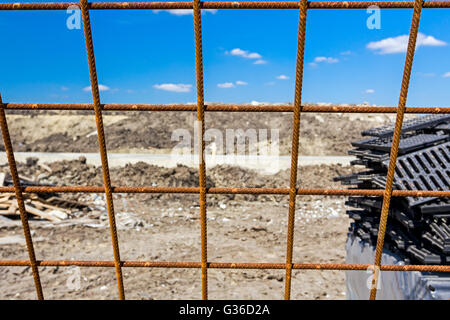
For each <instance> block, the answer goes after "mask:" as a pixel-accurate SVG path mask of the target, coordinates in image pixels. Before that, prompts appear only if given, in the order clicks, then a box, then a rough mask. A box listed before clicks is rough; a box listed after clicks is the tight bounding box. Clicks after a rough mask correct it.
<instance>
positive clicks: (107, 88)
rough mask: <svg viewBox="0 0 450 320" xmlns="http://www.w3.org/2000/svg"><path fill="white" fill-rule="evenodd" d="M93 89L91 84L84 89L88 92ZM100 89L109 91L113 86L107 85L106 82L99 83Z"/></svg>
mask: <svg viewBox="0 0 450 320" xmlns="http://www.w3.org/2000/svg"><path fill="white" fill-rule="evenodd" d="M91 90H92V89H91V86H89V87H85V88H83V91H86V92H88V91H91ZM98 90H99V91H108V90H111V88H110V87H108V86H105V85H104V84H99V85H98Z"/></svg>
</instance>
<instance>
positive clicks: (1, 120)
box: [0, 95, 44, 300]
mask: <svg viewBox="0 0 450 320" xmlns="http://www.w3.org/2000/svg"><path fill="white" fill-rule="evenodd" d="M1 102H2V96H1V95H0V103H1ZM0 126H1V130H2V136H3V142H4V145H5V151H6V156H7V157H8V163H9V170H10V173H11V178H12V181H13V184H14V187H13V189H14V192H15V194H16V199H17V207H18V208H19V213H20V220H21V221H22V229H23V233H24V236H25V243H26V245H27V250H28V257H29V258H30V261H29V262H30V266H31V271H32V272H33V279H34V285H35V287H36V294H37V297H38V299H39V300H44V293H43V291H42V285H41V279H40V276H39V270H38V268H37V265H36V254H35V252H34V246H33V239H32V238H31V232H30V226H29V224H28V216H27V212H26V211H25V203H24V201H23V195H22V190H21V189H22V188H21V185H20V179H19V173H18V172H17V164H16V159H15V158H14V152H13V148H12V144H11V136H10V134H9V129H8V122H7V121H6V115H5V110H4V109H3V108H0Z"/></svg>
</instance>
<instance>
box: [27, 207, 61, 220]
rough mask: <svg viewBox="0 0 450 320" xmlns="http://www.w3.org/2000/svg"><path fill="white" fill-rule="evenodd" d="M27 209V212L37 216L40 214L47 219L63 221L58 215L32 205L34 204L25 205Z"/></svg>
mask: <svg viewBox="0 0 450 320" xmlns="http://www.w3.org/2000/svg"><path fill="white" fill-rule="evenodd" d="M25 210H26V211H27V212H29V213H31V214H34V215H36V216H39V217H41V218H44V219H47V220H49V221H52V222H58V221H61V219H58V218H57V217H55V216H52V215H51V214H48V213H46V212H44V211H42V210H39V209H36V208H35V207H32V206H30V205H27V204H26V205H25Z"/></svg>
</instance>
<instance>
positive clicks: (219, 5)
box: [0, 0, 450, 299]
mask: <svg viewBox="0 0 450 320" xmlns="http://www.w3.org/2000/svg"><path fill="white" fill-rule="evenodd" d="M73 5H76V6H78V7H79V8H80V9H81V11H82V15H83V26H84V32H85V40H86V50H87V57H88V62H89V71H90V77H91V86H92V94H93V102H94V103H93V104H47V103H46V104H43V103H7V102H2V100H1V97H0V124H1V129H2V135H3V140H4V143H5V149H6V153H7V156H8V163H9V166H10V171H11V177H12V179H13V181H14V186H13V187H0V193H2V192H15V194H16V198H17V202H18V207H19V209H20V216H21V220H22V226H23V231H24V234H25V239H26V245H27V249H28V255H29V260H3V261H0V266H19V267H20V266H26V267H31V269H32V272H33V277H34V282H35V287H36V292H37V297H38V299H43V298H44V295H43V291H42V286H41V282H40V278H39V269H38V267H46V266H58V267H70V266H79V267H108V268H115V270H116V281H117V287H118V291H119V298H120V299H124V298H125V289H124V285H123V280H122V268H194V269H201V279H202V282H201V283H202V285H201V288H202V298H203V299H207V298H208V281H207V276H208V269H284V270H285V272H286V279H285V298H286V299H289V298H290V294H291V273H292V270H293V269H294V270H295V269H297V270H367V269H369V268H373V270H374V277H373V286H372V289H371V294H370V298H371V299H375V298H376V288H377V285H376V283H377V281H378V276H379V272H377V271H378V270H382V271H424V272H450V266H449V265H382V264H381V254H382V249H383V242H384V234H385V229H386V224H387V213H388V211H389V207H390V199H391V197H408V196H417V197H450V191H437V190H436V191H425V190H414V191H401V190H392V185H393V175H394V170H395V165H396V159H397V154H398V145H399V141H400V132H401V128H402V124H403V117H404V114H405V113H416V114H421V113H435V114H444V113H450V108H438V107H414V108H412V107H406V101H407V95H408V87H409V82H410V76H411V69H412V63H413V58H414V53H415V41H416V38H417V34H418V29H419V22H420V16H421V11H422V8H450V1H423V0H415V1H309V2H308V1H307V0H300V1H252V2H230V1H221V2H214V1H207V2H201V1H200V0H193V1H191V2H135V3H133V2H107V3H106V2H102V3H96V2H93V3H89V2H87V0H80V2H70V3H69V2H66V3H0V10H67V8H68V7H69V6H73ZM369 6H378V7H379V8H380V9H389V8H398V9H402V8H403V9H404V8H409V9H414V11H413V17H412V23H411V29H410V35H409V43H408V49H407V53H406V60H405V67H404V72H403V79H402V84H401V91H400V98H399V103H398V106H397V107H391V106H386V107H370V106H339V105H331V106H318V105H307V106H304V105H302V101H301V91H302V80H303V79H302V78H303V59H304V49H305V34H306V32H305V31H306V16H307V11H308V10H311V9H366V8H368V7H369ZM127 9H133V10H137V9H147V10H152V9H190V10H193V11H194V31H195V54H196V73H197V105H183V104H177V105H174V104H172V105H150V104H102V103H101V101H100V94H99V90H98V81H97V71H96V67H95V56H94V49H93V41H92V31H91V24H90V18H89V11H90V10H127ZM201 9H296V10H299V30H298V47H297V68H296V85H295V101H294V105H281V106H280V105H279V106H267V105H256V106H254V105H233V104H224V105H206V104H205V103H204V89H203V84H204V83H203V59H202V54H203V52H202V33H201V27H202V23H201V14H200V12H201ZM5 110H92V111H94V112H95V119H96V123H97V133H98V139H99V148H100V156H101V159H102V170H103V178H104V186H58V187H40V186H39V187H38V186H36V187H33V186H26V187H24V186H21V185H20V180H19V178H18V174H17V164H16V161H15V159H14V154H13V150H12V145H11V138H10V133H9V130H8V124H7V121H6V117H5ZM104 111H173V112H181V111H190V112H197V115H198V120H199V123H200V127H199V129H200V130H199V132H200V133H203V132H204V130H205V121H204V118H205V117H204V112H214V111H216V112H218V111H221V112H293V132H292V134H293V139H292V155H291V160H292V161H291V178H290V187H289V188H217V187H216V188H208V187H207V186H206V172H205V162H204V156H203V155H204V139H203V135H202V134H200V137H199V138H200V142H201V148H200V149H201V150H202V152H200V159H199V160H200V161H199V187H151V186H142V187H130V186H112V185H111V178H110V174H109V167H108V160H107V151H106V146H105V134H104V129H103V117H102V113H103V112H104ZM302 112H308V113H319V112H324V113H338V112H345V113H396V114H397V120H396V124H395V132H394V138H393V143H392V150H391V156H390V164H389V170H388V175H387V182H386V187H385V189H384V190H381V189H380V190H354V189H306V188H298V184H297V174H296V173H297V171H296V169H297V166H298V147H299V146H298V141H299V127H300V115H301V113H302ZM51 192H60V193H105V196H106V200H107V207H108V216H109V224H110V233H111V240H112V248H113V256H114V260H112V261H95V260H92V261H77V260H38V259H36V256H35V253H34V246H33V241H32V237H31V233H30V230H29V225H28V220H27V216H26V214H25V211H24V207H23V196H22V194H23V193H51ZM114 193H123V194H131V193H140V194H142V193H181V194H199V196H200V215H201V219H200V227H201V228H200V229H201V259H200V261H199V262H183V261H174V262H172V261H130V260H121V258H120V254H119V239H118V236H117V230H116V226H115V214H114V204H113V197H112V195H113V194H114ZM207 194H277V195H285V196H289V212H288V213H289V216H288V232H287V249H286V262H285V263H243V262H239V263H234V262H212V261H208V258H207V252H206V248H207V237H206V228H207V208H206V195H207ZM301 195H327V196H349V195H365V196H383V199H384V201H383V208H382V212H381V222H380V226H379V228H380V230H379V233H378V242H377V247H376V256H375V261H374V264H372V265H369V264H356V265H355V264H327V263H311V264H307V263H293V262H292V261H293V254H292V253H293V230H294V227H295V226H294V222H295V201H296V198H297V196H301Z"/></svg>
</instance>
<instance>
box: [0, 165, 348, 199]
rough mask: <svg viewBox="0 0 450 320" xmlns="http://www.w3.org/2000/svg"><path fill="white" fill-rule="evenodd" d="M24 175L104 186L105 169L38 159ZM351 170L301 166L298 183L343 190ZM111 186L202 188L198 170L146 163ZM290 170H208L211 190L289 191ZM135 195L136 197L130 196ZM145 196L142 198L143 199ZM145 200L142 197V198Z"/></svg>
mask: <svg viewBox="0 0 450 320" xmlns="http://www.w3.org/2000/svg"><path fill="white" fill-rule="evenodd" d="M0 169H1V171H3V172H5V173H6V174H7V176H8V175H9V168H8V166H7V165H3V166H0ZM18 170H19V173H20V174H21V175H23V176H24V177H27V178H29V179H31V180H33V181H36V182H37V183H43V184H51V185H58V186H67V185H72V186H73V185H80V186H102V185H103V175H102V169H101V167H95V166H93V165H90V164H87V163H86V159H85V158H84V157H81V158H79V159H78V160H71V161H68V160H64V161H56V162H52V163H48V164H44V165H40V164H39V163H38V161H37V159H31V158H29V159H27V162H26V163H19V164H18ZM353 170H355V169H353V168H351V167H342V166H340V165H338V166H325V165H320V166H308V167H300V168H299V172H298V181H299V184H300V186H302V187H308V188H330V187H339V185H338V184H336V183H334V182H332V179H333V177H335V176H339V175H343V174H347V173H350V172H352V171H353ZM110 175H111V183H112V185H115V186H159V187H162V186H164V187H198V186H199V176H198V169H196V168H190V167H186V166H183V165H178V166H177V167H175V168H163V167H158V166H154V165H150V164H147V163H144V162H139V163H136V164H127V165H126V166H124V167H120V168H112V169H111V170H110ZM289 176H290V171H289V170H283V171H280V172H279V173H277V174H275V175H262V174H259V173H258V172H256V171H254V170H247V169H243V168H240V167H235V166H217V167H214V168H212V169H209V170H207V181H206V185H207V187H208V188H209V187H253V188H262V187H267V188H277V187H278V188H287V187H289ZM130 196H134V195H130ZM64 197H68V198H71V199H77V198H78V197H79V195H78V194H65V195H64ZM141 197H142V196H141ZM283 197H284V196H270V195H208V204H212V205H217V204H219V203H226V202H228V201H230V200H235V201H240V200H244V201H256V200H258V201H280V199H282V198H283ZM140 199H142V198H140ZM143 199H144V200H143V201H146V202H147V201H151V200H155V199H159V200H177V201H186V202H189V203H193V204H195V205H198V201H199V198H198V195H197V194H192V195H185V194H183V195H180V194H146V195H145V196H144V197H143Z"/></svg>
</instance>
